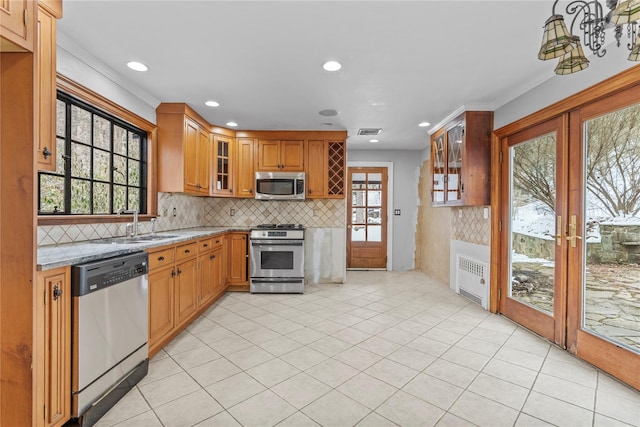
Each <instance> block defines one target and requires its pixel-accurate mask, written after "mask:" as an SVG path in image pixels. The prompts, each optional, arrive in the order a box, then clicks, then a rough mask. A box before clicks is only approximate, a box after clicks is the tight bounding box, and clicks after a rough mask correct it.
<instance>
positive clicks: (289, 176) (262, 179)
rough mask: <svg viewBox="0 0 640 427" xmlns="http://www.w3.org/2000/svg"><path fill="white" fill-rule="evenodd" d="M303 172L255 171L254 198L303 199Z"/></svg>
mask: <svg viewBox="0 0 640 427" xmlns="http://www.w3.org/2000/svg"><path fill="white" fill-rule="evenodd" d="M304 181H305V174H304V172H256V187H255V190H256V199H258V200H304V199H305V186H304Z"/></svg>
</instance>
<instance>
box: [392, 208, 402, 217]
mask: <svg viewBox="0 0 640 427" xmlns="http://www.w3.org/2000/svg"><path fill="white" fill-rule="evenodd" d="M393 214H394V215H397V216H400V214H401V212H400V209H394V210H393Z"/></svg>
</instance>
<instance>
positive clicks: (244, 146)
mask: <svg viewBox="0 0 640 427" xmlns="http://www.w3.org/2000/svg"><path fill="white" fill-rule="evenodd" d="M236 148H237V151H236V153H237V154H236V161H235V174H234V186H235V192H234V195H235V197H254V194H253V186H254V185H255V172H254V154H253V153H254V139H253V138H238V141H237V146H236Z"/></svg>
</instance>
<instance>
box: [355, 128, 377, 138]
mask: <svg viewBox="0 0 640 427" xmlns="http://www.w3.org/2000/svg"><path fill="white" fill-rule="evenodd" d="M380 132H382V128H360V129H358V135H362V136H376V135H380Z"/></svg>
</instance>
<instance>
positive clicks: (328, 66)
mask: <svg viewBox="0 0 640 427" xmlns="http://www.w3.org/2000/svg"><path fill="white" fill-rule="evenodd" d="M322 68H324V69H325V70H327V71H338V70H339V69H340V68H342V64H341V63H339V62H338V61H327V62H325V63H324V65H322Z"/></svg>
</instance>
